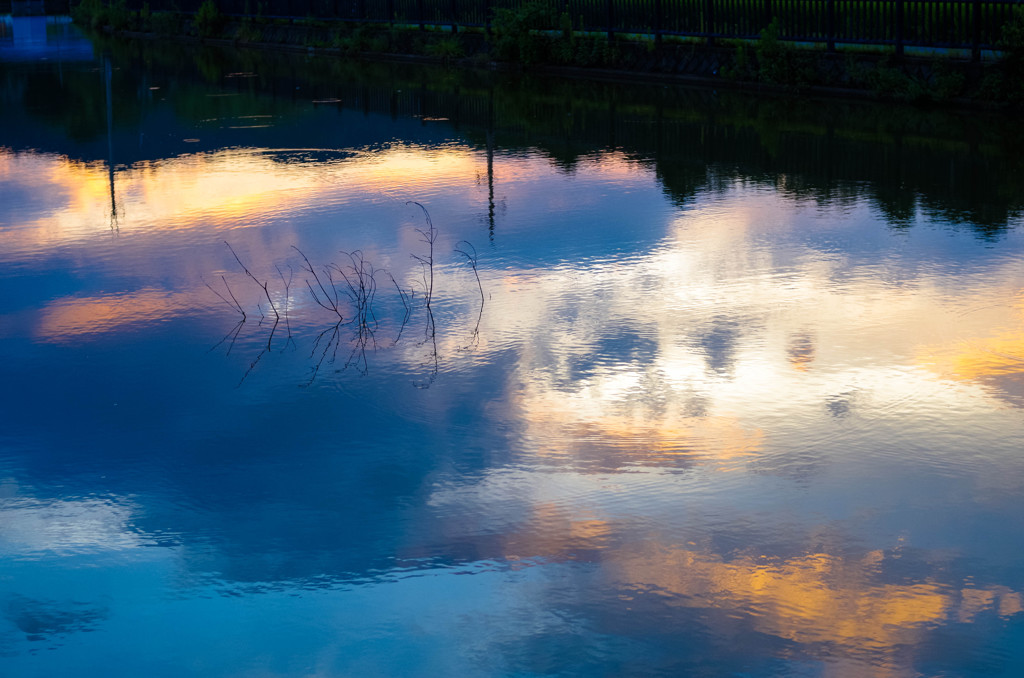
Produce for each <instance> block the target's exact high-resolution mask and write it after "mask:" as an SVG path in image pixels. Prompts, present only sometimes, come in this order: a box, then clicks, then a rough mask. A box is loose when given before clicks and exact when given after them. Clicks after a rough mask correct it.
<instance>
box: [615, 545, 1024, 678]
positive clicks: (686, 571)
mask: <svg viewBox="0 0 1024 678" xmlns="http://www.w3.org/2000/svg"><path fill="white" fill-rule="evenodd" d="M610 555H611V558H612V565H611V566H612V567H613V568H614V569H615V571H616V575H615V576H616V577H617V578H618V579H619V580H620V581H621V582H623V583H626V584H627V585H629V586H630V587H635V586H638V585H639V586H643V587H655V588H656V589H657V590H660V591H661V592H662V593H665V594H670V595H669V597H667V598H665V599H666V600H668V601H670V604H674V605H681V606H688V607H710V608H729V609H736V610H744V611H746V612H747V615H746V616H747V617H748V618H749V619H750V620H752V622H753V624H754V626H755V627H756V628H757V630H758V631H760V632H762V633H768V634H771V635H774V636H777V637H780V638H785V639H787V640H791V641H794V642H798V643H802V644H828V645H829V646H831V647H834V648H836V649H839V650H840V654H843V655H846V656H850V657H856V656H858V655H863V654H866V653H871V654H875V655H877V654H878V653H882V654H891V653H894V652H896V651H897V650H898V649H900V648H901V647H902V646H905V645H908V644H912V643H914V642H916V641H917V640H919V637H920V634H921V633H922V631H923V630H925V629H927V628H930V627H934V626H937V625H941V624H946V623H951V622H954V621H956V622H961V623H964V622H971V621H974V620H975V618H976V617H977V616H978V615H981V614H983V613H986V612H988V613H991V614H995V615H998V616H1000V617H1008V616H1011V615H1015V614H1018V613H1020V612H1021V609H1022V608H1021V595H1020V594H1019V593H1017V592H1014V591H1011V590H1009V589H1007V588H1005V587H999V586H993V587H988V588H975V587H973V586H964V587H962V588H960V589H957V588H951V587H948V586H945V585H942V584H939V583H937V582H934V581H927V580H926V581H924V582H921V583H916V584H893V583H885V582H881V581H878V579H879V576H878V574H879V570H880V565H881V563H882V561H883V559H884V554H883V553H882V552H881V551H874V552H871V553H868V554H867V555H865V556H864V557H863V558H861V559H859V560H844V559H842V558H839V557H836V556H833V555H829V554H827V553H811V554H808V555H805V556H800V557H796V558H789V559H785V560H778V559H772V558H768V557H765V556H760V557H749V556H745V557H740V558H736V559H733V560H725V559H722V558H720V557H718V556H715V555H710V554H704V553H700V552H698V551H693V550H686V549H683V548H668V549H656V550H653V549H652V551H651V552H633V553H625V552H617V553H613V554H610ZM875 675H888V672H887V671H886V670H884V669H883V670H880V672H879V673H877V674H875Z"/></svg>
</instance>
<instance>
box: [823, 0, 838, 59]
mask: <svg viewBox="0 0 1024 678" xmlns="http://www.w3.org/2000/svg"><path fill="white" fill-rule="evenodd" d="M825 32H826V34H827V35H826V36H825V44H826V46H827V47H828V51H830V52H834V51H836V0H825Z"/></svg>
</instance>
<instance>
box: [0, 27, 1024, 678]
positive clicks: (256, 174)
mask: <svg viewBox="0 0 1024 678" xmlns="http://www.w3.org/2000/svg"><path fill="white" fill-rule="evenodd" d="M6 25H7V26H8V28H6V29H5V31H6V33H5V36H7V37H5V39H7V38H9V37H10V36H9V34H10V33H11V28H10V26H12V25H13V24H10V23H9V24H6ZM14 29H15V31H14V33H15V38H16V37H17V31H16V29H17V26H14ZM33 35H35V36H36V38H35V39H34V40H33V41H32V44H31V45H29V46H26V45H25V44H23V43H19V45H20V46H18V47H17V48H16V47H15V43H16V39H14V38H12V39H9V40H8V44H7V48H8V51H7V52H4V44H3V43H2V42H0V206H2V209H0V301H2V304H0V351H2V354H3V356H4V362H3V367H2V368H0V379H2V384H3V392H2V396H0V673H2V674H3V675H4V676H10V677H12V678H13V677H19V678H20V677H27V676H40V677H43V676H47V677H52V676H150V677H159V676H167V677H175V678H180V677H182V676H215V677H219V676H246V677H249V676H253V677H256V676H258V677H267V676H282V677H283V676H289V677H291V676H467V677H468V676H488V677H494V676H555V675H557V676H656V675H657V676H780V677H782V676H784V677H790V676H828V677H846V676H855V677H860V676H879V677H882V676H884V677H895V676H900V677H902V676H1018V675H1021V674H1024V598H1022V596H1024V521H1022V519H1021V516H1024V232H1022V228H1021V221H1022V217H1021V209H1022V207H1024V190H1022V186H1024V183H1022V181H1024V163H1022V162H1021V157H1024V156H1022V153H1021V151H1022V150H1024V136H1022V133H1021V130H1020V129H1019V125H1017V124H1016V123H1017V121H1015V120H1011V119H1004V118H1000V117H998V116H996V115H989V114H983V113H970V114H964V115H958V114H954V113H949V112H931V113H929V112H923V111H918V110H914V109H902V108H897V107H893V106H885V105H868V104H860V103H851V102H816V101H804V102H799V101H795V100H788V99H770V98H763V99H759V98H756V97H752V96H747V95H740V94H735V93H728V92H724V91H722V92H716V91H713V90H709V89H705V90H688V89H685V88H680V87H674V86H664V85H660V84H652V85H643V84H634V85H623V84H608V83H600V82H580V81H568V80H555V79H542V78H539V77H528V76H517V75H514V74H509V75H498V74H492V73H481V72H477V73H461V72H455V71H448V70H445V69H441V68H426V67H419V66H411V65H384V64H360V63H354V62H342V61H331V60H322V61H321V60H314V59H312V58H308V57H306V56H283V55H269V54H259V53H250V52H241V51H240V52H233V51H221V50H214V49H201V48H198V47H195V46H168V45H159V44H142V45H138V44H136V45H125V44H119V43H104V44H96V45H92V46H90V45H89V44H88V43H86V42H83V41H82V39H80V38H79V39H77V42H76V41H75V38H74V35H73V32H69V31H68V29H67V28H66V26H64V27H57V28H50V29H46V28H45V27H44V30H43V32H42V33H39V32H36V33H34V34H33ZM39 36H42V37H39ZM48 36H49V37H48ZM54 36H56V37H54ZM428 215H429V221H428ZM431 224H432V226H431ZM236 257H237V258H236ZM247 271H248V273H247ZM349 284H351V287H350V286H349ZM428 302H429V303H428Z"/></svg>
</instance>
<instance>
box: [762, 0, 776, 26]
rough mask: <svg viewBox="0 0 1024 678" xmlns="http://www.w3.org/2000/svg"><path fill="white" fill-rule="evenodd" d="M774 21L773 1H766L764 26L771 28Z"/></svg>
mask: <svg viewBox="0 0 1024 678" xmlns="http://www.w3.org/2000/svg"><path fill="white" fill-rule="evenodd" d="M774 20H775V14H774V12H773V8H772V0H764V25H765V26H771V24H772V21H774Z"/></svg>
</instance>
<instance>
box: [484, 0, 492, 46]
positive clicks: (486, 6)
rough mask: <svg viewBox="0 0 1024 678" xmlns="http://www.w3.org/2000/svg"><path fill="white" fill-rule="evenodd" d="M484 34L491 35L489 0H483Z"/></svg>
mask: <svg viewBox="0 0 1024 678" xmlns="http://www.w3.org/2000/svg"><path fill="white" fill-rule="evenodd" d="M484 35H486V36H487V37H488V38H489V37H491V0H484Z"/></svg>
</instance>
